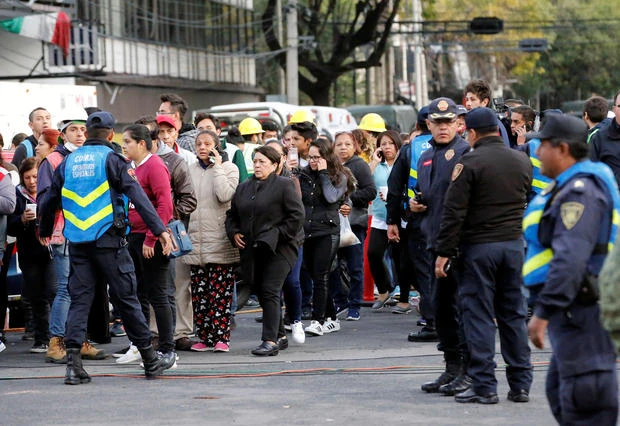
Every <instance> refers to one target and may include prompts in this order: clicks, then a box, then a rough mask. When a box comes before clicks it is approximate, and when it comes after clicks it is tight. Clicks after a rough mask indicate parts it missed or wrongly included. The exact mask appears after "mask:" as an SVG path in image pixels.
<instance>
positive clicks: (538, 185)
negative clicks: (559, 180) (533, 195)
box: [532, 179, 549, 189]
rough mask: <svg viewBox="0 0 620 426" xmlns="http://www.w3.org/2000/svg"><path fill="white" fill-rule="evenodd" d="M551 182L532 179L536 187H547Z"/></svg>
mask: <svg viewBox="0 0 620 426" xmlns="http://www.w3.org/2000/svg"><path fill="white" fill-rule="evenodd" d="M548 184H549V183H548V182H543V181H542V180H539V179H532V186H533V187H535V188H540V189H545V188H546V187H547V185H548Z"/></svg>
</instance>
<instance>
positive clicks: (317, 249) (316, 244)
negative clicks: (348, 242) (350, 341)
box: [303, 234, 340, 324]
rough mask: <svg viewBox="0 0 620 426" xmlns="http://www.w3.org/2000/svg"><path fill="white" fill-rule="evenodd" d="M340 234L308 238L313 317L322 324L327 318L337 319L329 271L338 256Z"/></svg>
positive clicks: (306, 262) (306, 247) (306, 254)
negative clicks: (330, 292) (330, 293)
mask: <svg viewBox="0 0 620 426" xmlns="http://www.w3.org/2000/svg"><path fill="white" fill-rule="evenodd" d="M339 242H340V235H339V234H338V235H323V236H320V237H312V238H306V241H305V242H304V255H303V256H304V264H305V265H306V268H307V269H308V272H309V273H310V276H311V277H312V282H313V284H314V287H313V290H312V319H313V320H314V321H319V322H320V323H321V324H323V322H325V319H326V318H332V319H336V309H335V308H334V301H333V299H332V298H331V297H329V292H328V289H329V273H330V271H331V270H332V264H333V262H334V259H335V258H336V252H337V251H338V245H339Z"/></svg>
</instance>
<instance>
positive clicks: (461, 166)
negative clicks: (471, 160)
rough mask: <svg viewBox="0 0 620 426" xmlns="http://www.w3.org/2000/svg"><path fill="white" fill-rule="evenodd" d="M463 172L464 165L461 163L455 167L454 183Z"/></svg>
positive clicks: (453, 172) (453, 171)
mask: <svg viewBox="0 0 620 426" xmlns="http://www.w3.org/2000/svg"><path fill="white" fill-rule="evenodd" d="M462 171H463V165H462V164H461V163H458V164H457V165H456V166H454V170H452V181H455V180H456V178H458V177H459V175H460V174H461V172H462Z"/></svg>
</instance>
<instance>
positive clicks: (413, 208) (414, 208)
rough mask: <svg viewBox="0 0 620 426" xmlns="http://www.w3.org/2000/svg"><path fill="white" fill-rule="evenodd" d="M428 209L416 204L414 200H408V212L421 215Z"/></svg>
mask: <svg viewBox="0 0 620 426" xmlns="http://www.w3.org/2000/svg"><path fill="white" fill-rule="evenodd" d="M427 208H428V207H427V206H425V205H424V204H420V203H418V202H417V201H416V200H415V199H413V198H411V199H409V210H411V211H412V212H414V213H422V212H425V211H426V209H427Z"/></svg>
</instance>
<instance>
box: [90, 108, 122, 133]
mask: <svg viewBox="0 0 620 426" xmlns="http://www.w3.org/2000/svg"><path fill="white" fill-rule="evenodd" d="M115 124H116V121H115V120H114V116H113V115H112V114H110V113H109V112H107V111H99V112H95V113H93V114H91V115H89V116H88V120H86V128H87V129H113V128H114V125H115Z"/></svg>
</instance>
